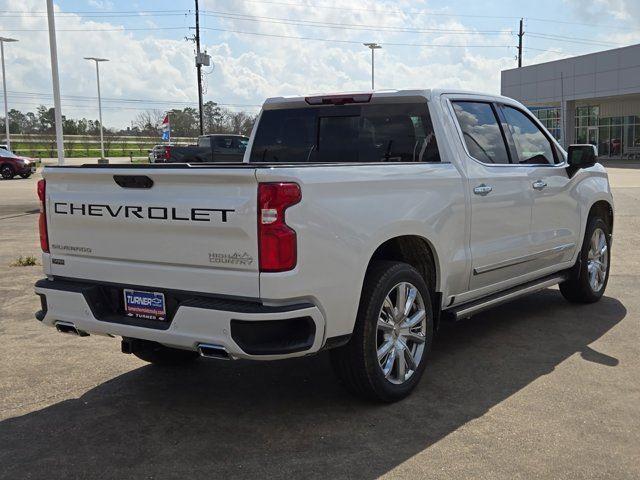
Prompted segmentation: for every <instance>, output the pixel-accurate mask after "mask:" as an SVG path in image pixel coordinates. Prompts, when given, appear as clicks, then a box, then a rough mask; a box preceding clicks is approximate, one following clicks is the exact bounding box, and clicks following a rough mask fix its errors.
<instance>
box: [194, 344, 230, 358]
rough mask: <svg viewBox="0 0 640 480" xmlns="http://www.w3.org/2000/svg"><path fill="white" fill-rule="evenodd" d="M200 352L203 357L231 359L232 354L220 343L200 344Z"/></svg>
mask: <svg viewBox="0 0 640 480" xmlns="http://www.w3.org/2000/svg"><path fill="white" fill-rule="evenodd" d="M198 353H199V354H200V356H201V357H205V358H215V359H217V360H231V356H230V355H229V352H227V349H226V348H224V347H222V346H220V345H212V344H209V343H200V344H198Z"/></svg>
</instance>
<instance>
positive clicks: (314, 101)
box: [304, 93, 371, 105]
mask: <svg viewBox="0 0 640 480" xmlns="http://www.w3.org/2000/svg"><path fill="white" fill-rule="evenodd" d="M304 101H305V102H307V103H308V104H309V105H346V104H347V103H369V102H370V101H371V94H370V93H353V94H347V95H323V96H319V97H305V99H304Z"/></svg>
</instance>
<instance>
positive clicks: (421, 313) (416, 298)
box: [377, 282, 427, 384]
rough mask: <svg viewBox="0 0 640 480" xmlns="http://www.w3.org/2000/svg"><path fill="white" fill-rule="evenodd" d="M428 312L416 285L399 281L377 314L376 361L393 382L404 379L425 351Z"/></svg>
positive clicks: (406, 378)
mask: <svg viewBox="0 0 640 480" xmlns="http://www.w3.org/2000/svg"><path fill="white" fill-rule="evenodd" d="M426 332H427V313H426V309H425V305H424V300H423V299H422V295H420V291H419V290H418V289H417V288H416V287H415V285H413V284H411V283H409V282H401V283H399V284H397V285H396V286H395V287H393V288H392V289H391V291H390V292H389V293H387V296H386V297H385V299H384V302H383V303H382V308H381V309H380V313H379V314H378V328H377V350H378V364H379V366H380V369H381V370H382V373H383V374H384V376H385V378H386V379H387V380H389V381H390V382H392V383H395V384H401V383H404V382H406V381H407V380H408V379H409V378H411V376H412V375H413V374H414V372H415V371H416V369H417V368H418V365H420V361H421V360H422V355H423V353H424V346H425V341H426Z"/></svg>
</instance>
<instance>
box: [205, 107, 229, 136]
mask: <svg viewBox="0 0 640 480" xmlns="http://www.w3.org/2000/svg"><path fill="white" fill-rule="evenodd" d="M202 117H203V121H204V131H205V133H218V132H219V131H220V126H221V125H222V123H223V121H224V114H223V112H222V109H221V108H220V107H219V106H218V104H217V103H215V102H212V101H211V100H209V101H208V102H206V103H205V104H204V105H203V106H202Z"/></svg>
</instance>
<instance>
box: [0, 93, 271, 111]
mask: <svg viewBox="0 0 640 480" xmlns="http://www.w3.org/2000/svg"><path fill="white" fill-rule="evenodd" d="M7 93H8V94H10V95H11V96H13V97H26V98H30V99H32V98H34V97H47V98H49V97H51V96H52V94H50V93H41V92H21V91H17V90H8V91H7ZM62 98H63V99H67V100H73V101H81V102H82V101H86V102H95V100H96V99H97V97H94V96H91V95H62ZM102 101H104V102H115V103H148V104H161V105H174V104H181V105H186V106H193V105H197V104H198V102H190V101H172V100H171V101H165V100H153V99H144V98H113V97H111V98H108V97H102ZM216 105H218V106H221V107H261V106H262V105H260V104H256V103H216Z"/></svg>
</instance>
